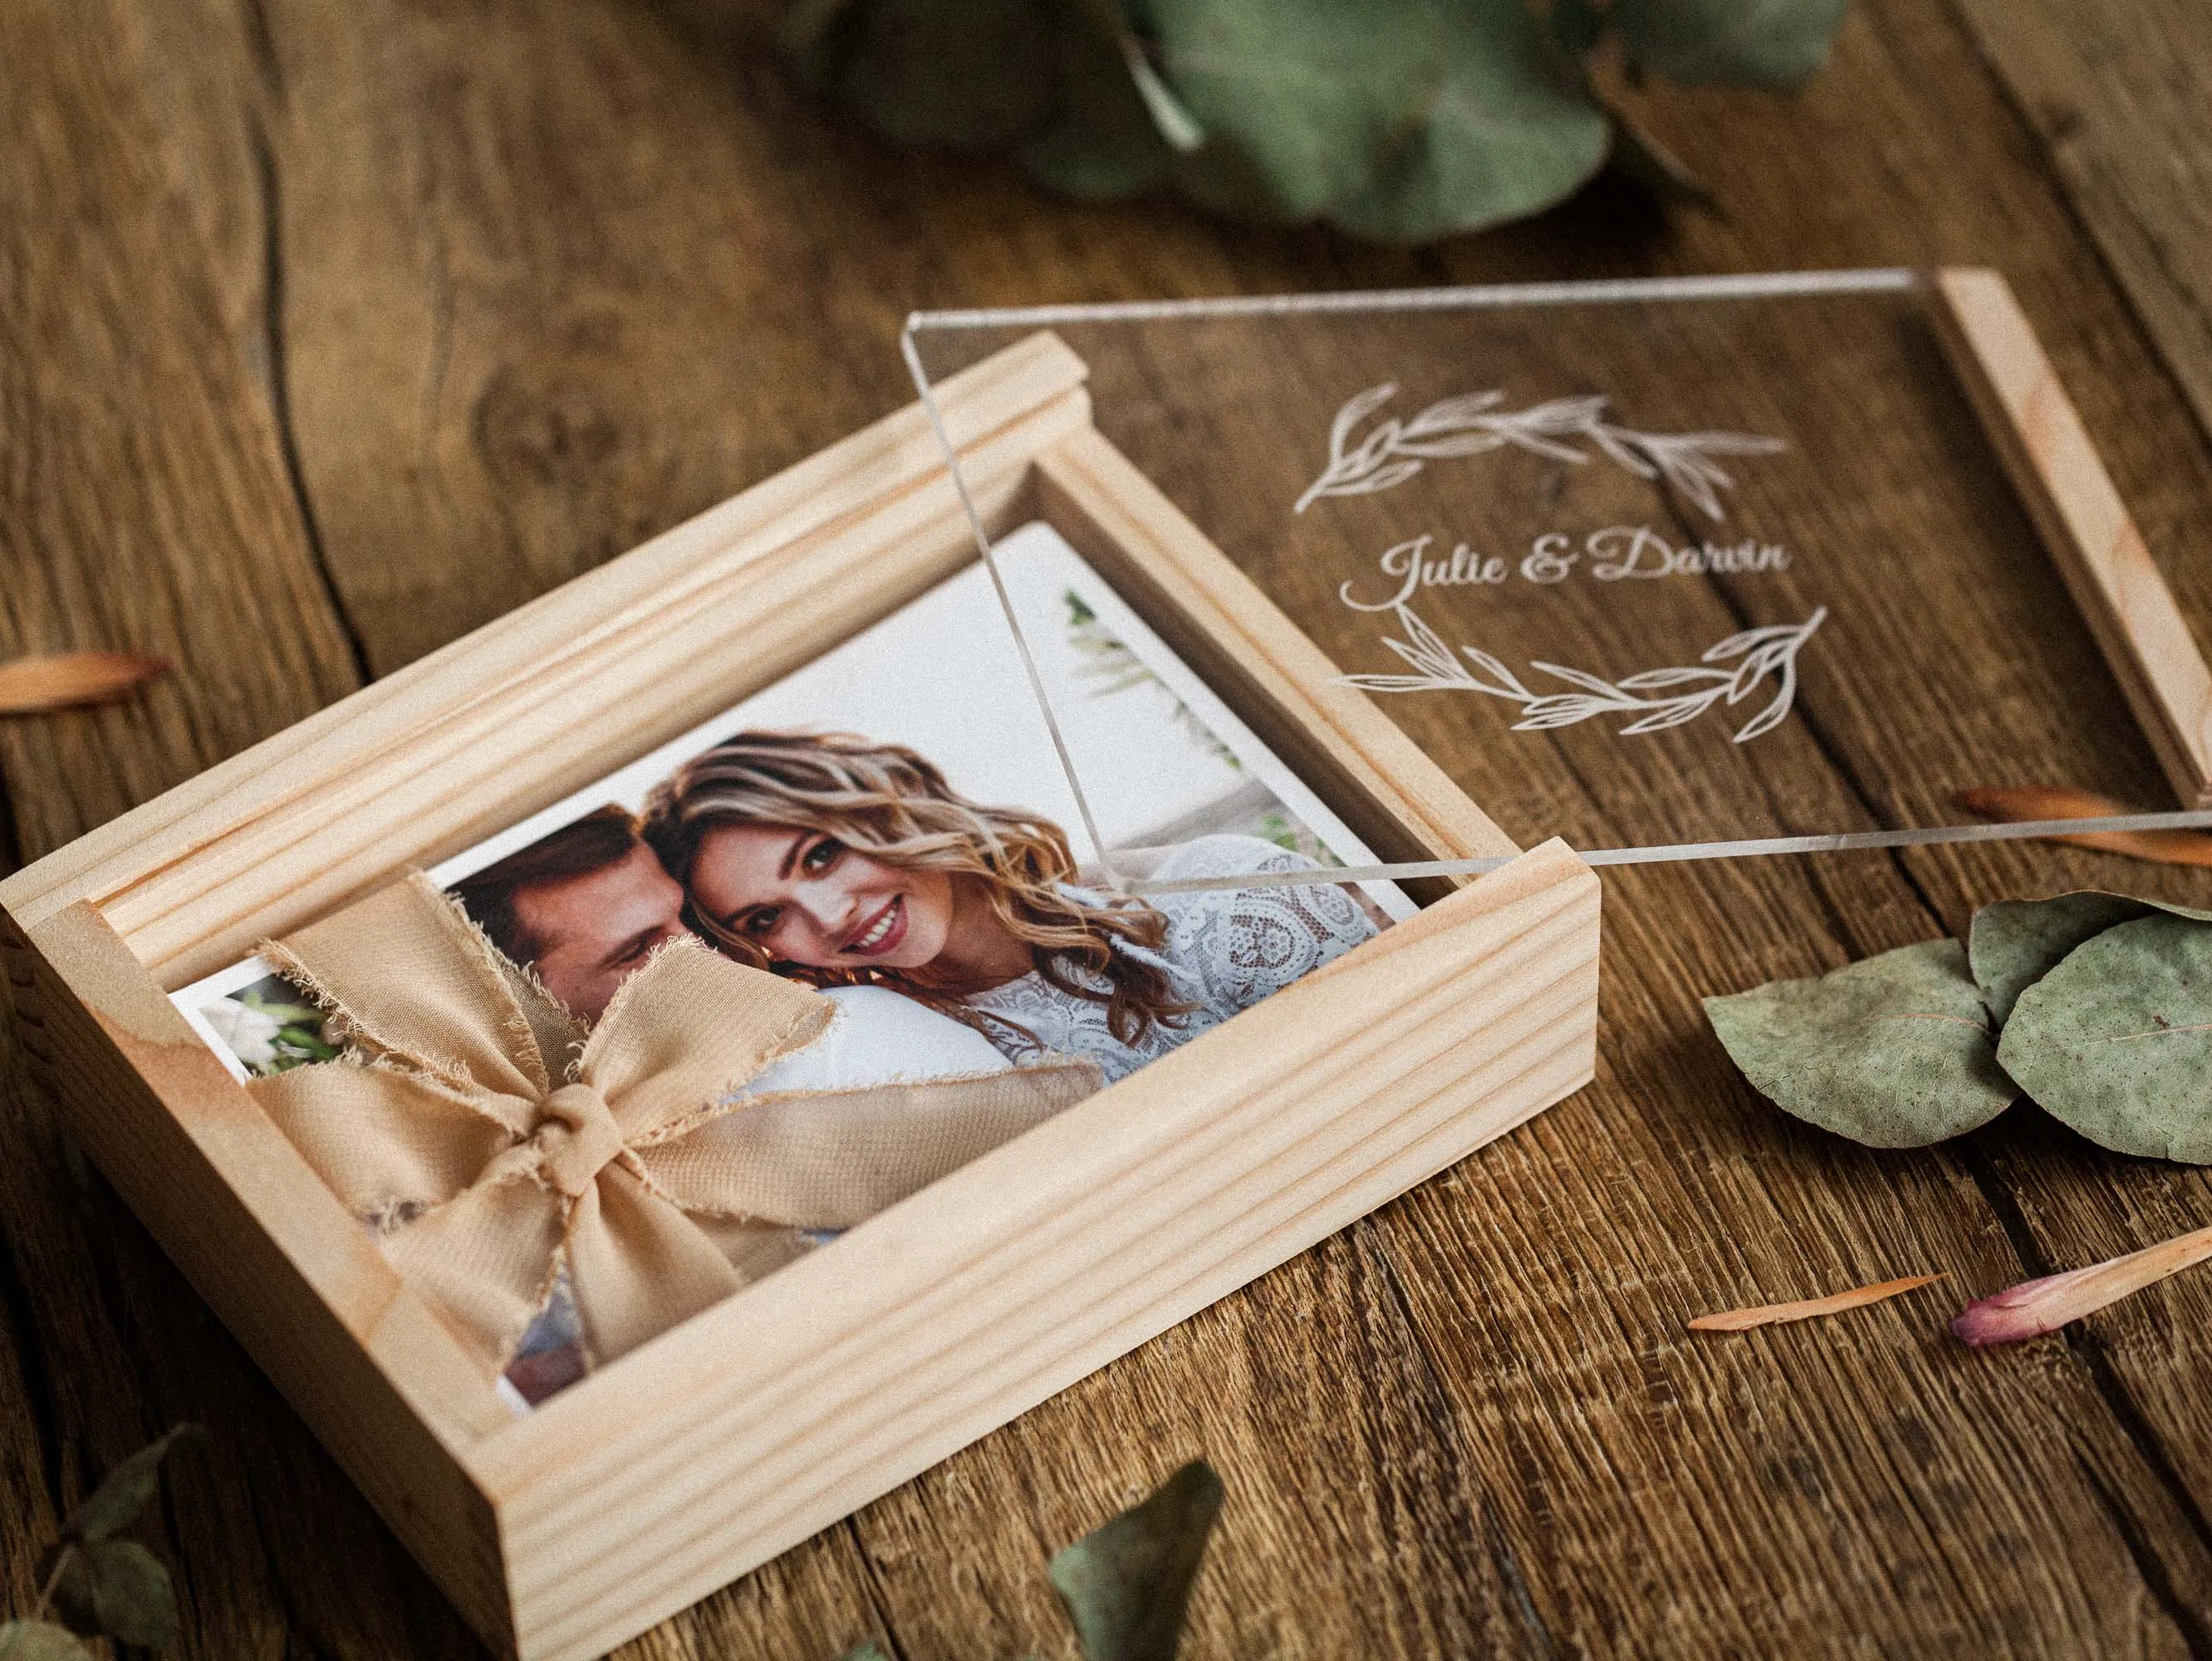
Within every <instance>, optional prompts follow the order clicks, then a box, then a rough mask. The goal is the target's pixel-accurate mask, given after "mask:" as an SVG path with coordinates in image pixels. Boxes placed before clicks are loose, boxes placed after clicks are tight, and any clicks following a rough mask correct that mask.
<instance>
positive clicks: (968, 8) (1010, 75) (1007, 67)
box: [783, 0, 1058, 150]
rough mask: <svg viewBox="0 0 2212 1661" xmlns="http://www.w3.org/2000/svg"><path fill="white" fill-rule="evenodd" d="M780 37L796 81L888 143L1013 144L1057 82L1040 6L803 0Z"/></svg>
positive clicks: (1035, 121) (987, 1) (985, 0)
mask: <svg viewBox="0 0 2212 1661" xmlns="http://www.w3.org/2000/svg"><path fill="white" fill-rule="evenodd" d="M783 39H784V45H785V49H786V51H787V52H788V53H789V54H790V55H791V57H792V58H793V61H794V62H795V63H796V64H798V66H799V70H800V73H801V74H802V75H804V76H805V77H806V78H807V79H808V80H810V81H811V82H813V83H814V84H815V85H817V87H819V88H821V89H823V91H825V92H827V93H829V94H830V95H831V96H832V97H834V98H836V100H838V101H839V102H840V103H842V104H843V105H844V106H846V107H847V108H848V109H850V110H851V111H853V112H854V113H855V114H857V115H860V116H861V117H863V118H866V120H867V121H868V122H870V123H871V124H872V125H873V126H874V127H875V128H876V130H878V131H879V132H881V133H882V134H883V135H884V136H885V137H886V138H888V139H890V140H891V142H894V143H896V144H904V145H913V146H923V147H931V148H937V149H953V150H987V149H997V148H1000V147H1002V146H1005V145H1007V144H1012V143H1013V142H1017V141H1018V140H1019V139H1021V138H1023V137H1024V136H1027V135H1028V134H1029V133H1030V132H1031V131H1033V130H1035V129H1036V127H1037V126H1038V125H1039V124H1041V123H1042V121H1043V120H1044V119H1045V118H1046V117H1047V116H1048V114H1049V113H1050V111H1051V106H1052V100H1053V97H1054V90H1055V88H1056V86H1057V84H1058V83H1057V78H1056V76H1055V74H1054V70H1055V68H1056V64H1055V61H1054V42H1053V28H1052V20H1051V17H1050V15H1048V11H1047V9H1046V0H862V3H852V4H844V5H839V4H835V3H828V0H803V3H802V4H801V5H799V7H798V8H796V9H793V11H791V12H789V13H787V14H786V15H785V22H784V28H783Z"/></svg>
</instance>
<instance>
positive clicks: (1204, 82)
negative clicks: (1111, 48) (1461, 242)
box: [1147, 0, 1444, 223]
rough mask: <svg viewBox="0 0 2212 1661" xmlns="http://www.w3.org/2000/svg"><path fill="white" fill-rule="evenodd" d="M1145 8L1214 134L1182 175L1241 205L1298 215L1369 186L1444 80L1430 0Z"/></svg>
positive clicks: (1168, 62) (1314, 212) (1168, 63)
mask: <svg viewBox="0 0 2212 1661" xmlns="http://www.w3.org/2000/svg"><path fill="white" fill-rule="evenodd" d="M1147 18H1148V21H1149V22H1150V24H1151V27H1152V33H1153V38H1154V39H1155V41H1156V43H1157V45H1158V64H1159V68H1160V72H1161V74H1162V75H1163V76H1164V77H1165V79H1166V81H1167V83H1168V84H1169V85H1170V87H1172V88H1174V90H1175V93H1176V96H1177V97H1178V98H1179V99H1180V100H1181V101H1182V106H1183V107H1184V108H1185V109H1186V110H1187V111H1188V112H1189V114H1190V116H1191V117H1192V118H1193V119H1194V121H1196V123H1197V124H1198V125H1199V127H1200V129H1201V130H1203V131H1204V132H1205V133H1206V142H1205V143H1204V144H1203V145H1202V146H1200V148H1199V149H1197V150H1196V151H1194V152H1193V153H1192V154H1190V155H1186V156H1182V157H1180V158H1178V160H1177V162H1176V183H1177V185H1179V186H1180V188H1182V190H1183V191H1185V192H1186V193H1187V194H1188V195H1189V196H1191V197H1193V198H1194V199H1195V200H1197V201H1198V202H1200V203H1203V204H1204V205H1206V206H1207V207H1210V208H1212V209H1216V210H1217V211H1218V212H1222V213H1225V214H1229V215H1234V216H1236V217H1238V218H1243V219H1270V220H1279V221H1291V222H1294V223H1295V222H1300V221H1306V220H1310V219H1313V218H1316V217H1317V216H1319V215H1321V214H1322V213H1324V212H1325V211H1327V210H1328V209H1329V208H1330V207H1331V206H1332V205H1333V204H1334V203H1338V202H1341V201H1344V200H1346V199H1348V198H1350V197H1354V196H1357V195H1358V194H1359V193H1361V192H1363V191H1366V190H1368V189H1369V188H1370V186H1371V185H1373V184H1374V183H1375V180H1376V169H1377V166H1378V163H1379V162H1380V161H1381V159H1382V158H1383V155H1384V154H1385V153H1386V152H1387V151H1388V150H1389V148H1390V146H1391V145H1392V144H1393V143H1394V142H1395V141H1396V140H1397V139H1398V138H1399V137H1400V136H1401V135H1402V134H1404V133H1405V132H1406V131H1407V130H1409V129H1410V128H1412V127H1413V126H1414V125H1416V124H1418V123H1419V121H1420V120H1421V119H1422V118H1423V115H1424V112H1425V109H1426V107H1427V105H1428V103H1429V100H1431V97H1432V96H1433V95H1434V89H1435V88H1436V86H1437V82H1438V81H1439V79H1440V72H1439V70H1438V68H1437V64H1438V61H1439V58H1440V55H1441V53H1442V52H1443V45H1444V27H1443V18H1442V15H1441V12H1440V9H1439V8H1438V7H1437V5H1435V4H1434V3H1432V0H1362V3H1360V4H1358V5H1346V4H1345V3H1343V0H1150V3H1149V5H1148V7H1147Z"/></svg>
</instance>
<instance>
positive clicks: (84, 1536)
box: [61, 1424, 207, 1543]
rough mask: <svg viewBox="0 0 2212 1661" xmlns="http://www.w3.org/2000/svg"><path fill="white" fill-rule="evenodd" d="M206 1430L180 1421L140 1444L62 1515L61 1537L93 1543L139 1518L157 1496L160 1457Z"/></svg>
mask: <svg viewBox="0 0 2212 1661" xmlns="http://www.w3.org/2000/svg"><path fill="white" fill-rule="evenodd" d="M206 1434H207V1432H206V1431H205V1430H204V1429H202V1428H200V1427H199V1426H198V1425H191V1424H185V1425H179V1426H178V1427H177V1428H175V1429H174V1430H172V1431H171V1432H170V1433H169V1434H167V1435H166V1436H164V1437H162V1438H161V1440H160V1441H158V1442H154V1443H152V1444H150V1445H149V1446H145V1447H142V1448H140V1449H139V1450H138V1451H137V1452H136V1453H134V1454H132V1455H131V1457H130V1458H127V1459H125V1461H124V1462H123V1463H122V1464H119V1465H118V1466H116V1467H115V1469H114V1470H111V1471H109V1472H108V1473H107V1479H106V1481H105V1482H102V1483H100V1486H99V1487H98V1488H94V1489H93V1491H92V1492H91V1493H90V1494H87V1495H86V1496H85V1497H84V1499H83V1500H82V1501H80V1502H79V1504H78V1505H77V1506H76V1509H75V1510H74V1511H72V1512H70V1514H69V1515H68V1516H67V1517H64V1519H62V1530H61V1537H62V1538H63V1539H64V1541H76V1542H83V1543H97V1542H99V1541H101V1540H105V1539H107V1538H108V1537H111V1536H112V1535H116V1534H119V1533H121V1532H122V1531H124V1530H125V1529H126V1528H128V1527H130V1526H131V1524H133V1523H134V1522H136V1521H137V1520H138V1513H139V1512H142V1511H143V1510H144V1509H145V1508H146V1502H147V1501H148V1500H150V1499H152V1498H153V1497H154V1487H155V1482H157V1481H158V1480H159V1477H160V1475H161V1461H162V1460H163V1459H164V1458H167V1456H168V1452H169V1450H170V1449H171V1448H173V1447H174V1446H176V1445H177V1444H178V1443H179V1441H181V1440H186V1439H188V1438H191V1437H204V1436H205V1435H206Z"/></svg>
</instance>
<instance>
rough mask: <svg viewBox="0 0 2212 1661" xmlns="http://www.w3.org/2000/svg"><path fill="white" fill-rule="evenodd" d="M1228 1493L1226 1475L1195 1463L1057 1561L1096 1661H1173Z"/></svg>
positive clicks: (1070, 1606) (1055, 1572)
mask: <svg viewBox="0 0 2212 1661" xmlns="http://www.w3.org/2000/svg"><path fill="white" fill-rule="evenodd" d="M1221 1498H1222V1488H1221V1478H1220V1477H1218V1476H1215V1475H1214V1474H1213V1469H1212V1466H1210V1465H1208V1464H1206V1462H1205V1461H1204V1460H1202V1459H1200V1460H1194V1461H1192V1463H1190V1464H1187V1465H1185V1466H1184V1467H1183V1468H1182V1470H1178V1471H1177V1472H1176V1474H1175V1475H1174V1476H1170V1477H1169V1478H1168V1480H1167V1481H1166V1482H1163V1483H1162V1484H1161V1485H1160V1487H1159V1489H1158V1492H1156V1493H1155V1494H1153V1495H1152V1498H1150V1499H1149V1500H1146V1501H1145V1502H1144V1503H1143V1504H1141V1505H1139V1506H1135V1507H1134V1508H1133V1509H1131V1510H1128V1511H1125V1512H1122V1513H1121V1515H1120V1516H1119V1517H1116V1518H1115V1519H1114V1520H1113V1521H1111V1522H1109V1523H1107V1524H1106V1525H1103V1527H1100V1528H1097V1529H1095V1530H1093V1531H1091V1533H1089V1534H1086V1535H1085V1536H1084V1537H1082V1538H1081V1539H1080V1540H1078V1541H1077V1542H1076V1543H1074V1544H1073V1545H1072V1546H1070V1547H1068V1548H1067V1549H1066V1550H1065V1551H1063V1552H1061V1553H1060V1555H1058V1556H1057V1557H1055V1558H1054V1559H1053V1560H1052V1569H1051V1575H1052V1584H1053V1585H1054V1587H1055V1588H1056V1589H1057V1590H1058V1591H1059V1592H1060V1597H1062V1598H1063V1599H1065V1600H1066V1603H1067V1612H1068V1614H1069V1616H1072V1617H1073V1620H1074V1622H1075V1631H1076V1635H1077V1636H1078V1637H1079V1638H1080V1639H1081V1640H1082V1641H1083V1652H1084V1654H1085V1656H1086V1657H1088V1658H1089V1661H1173V1658H1174V1656H1175V1652H1176V1645H1177V1643H1178V1642H1179V1641H1180V1640H1181V1639H1182V1624H1183V1616H1184V1614H1185V1612H1186V1610H1187V1609H1188V1607H1189V1604H1190V1587H1191V1582H1192V1581H1193V1580H1194V1579H1195V1578H1196V1577H1197V1574H1198V1566H1199V1561H1200V1558H1202V1557H1203V1556H1204V1555H1205V1553H1206V1537H1207V1535H1208V1534H1210V1533H1211V1532H1212V1528H1213V1519H1215V1518H1216V1517H1217V1516H1218V1515H1219V1514H1220V1512H1221Z"/></svg>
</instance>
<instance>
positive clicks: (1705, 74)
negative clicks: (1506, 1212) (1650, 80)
mask: <svg viewBox="0 0 2212 1661" xmlns="http://www.w3.org/2000/svg"><path fill="white" fill-rule="evenodd" d="M1612 15H1613V26H1614V27H1616V28H1617V29H1618V30H1619V31H1620V38H1621V40H1622V42H1623V43H1624V44H1625V45H1626V46H1627V48H1628V61H1629V63H1630V64H1632V66H1634V67H1635V68H1637V69H1638V70H1645V71H1648V72H1650V73H1651V74H1654V75H1663V76H1667V77H1668V79H1669V80H1673V81H1683V82H1691V83H1692V84H1704V83H1718V84H1722V85H1727V86H1735V87H1762V88H1765V89H1767V90H1768V91H1770V92H1795V91H1796V90H1797V89H1798V88H1800V87H1802V86H1803V85H1804V84H1805V83H1806V82H1808V81H1810V80H1811V79H1812V78H1813V76H1814V75H1815V74H1817V73H1818V72H1819V70H1820V66H1821V64H1825V63H1826V62H1827V59H1828V42H1829V41H1830V40H1831V39H1832V38H1833V37H1834V35H1835V33H1836V26H1837V25H1838V24H1839V23H1840V22H1842V21H1843V18H1844V0H1615V3H1614V5H1613V14H1612Z"/></svg>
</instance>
